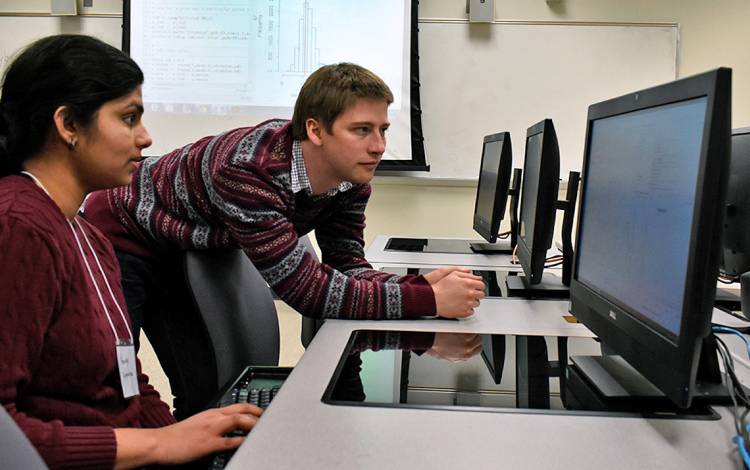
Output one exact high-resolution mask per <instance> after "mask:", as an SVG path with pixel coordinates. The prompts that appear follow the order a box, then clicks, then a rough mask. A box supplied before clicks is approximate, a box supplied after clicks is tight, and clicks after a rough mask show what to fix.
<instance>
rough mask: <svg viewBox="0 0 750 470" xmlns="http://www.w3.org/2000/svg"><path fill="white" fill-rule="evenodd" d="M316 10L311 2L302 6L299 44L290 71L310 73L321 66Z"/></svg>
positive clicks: (298, 28)
mask: <svg viewBox="0 0 750 470" xmlns="http://www.w3.org/2000/svg"><path fill="white" fill-rule="evenodd" d="M314 19H315V12H314V11H313V9H312V8H311V7H310V2H309V1H305V3H304V4H303V6H302V17H301V18H299V20H298V26H297V46H295V48H294V54H293V58H292V59H293V60H292V63H291V65H290V66H289V72H291V73H301V74H304V75H309V74H310V73H311V72H313V71H315V69H317V68H318V67H320V66H321V65H323V64H321V63H320V48H319V47H318V27H317V25H316V23H315V22H314Z"/></svg>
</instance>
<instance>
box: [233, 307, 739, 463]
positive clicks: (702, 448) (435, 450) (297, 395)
mask: <svg viewBox="0 0 750 470" xmlns="http://www.w3.org/2000/svg"><path fill="white" fill-rule="evenodd" d="M566 313H567V302H558V301H530V300H521V299H519V300H516V299H487V300H485V301H483V302H482V304H481V305H480V307H479V308H477V310H476V313H475V315H474V316H472V317H471V318H468V319H464V320H460V321H449V320H440V319H430V320H418V321H344V320H333V321H327V322H326V323H325V324H324V325H323V327H322V329H321V330H320V331H319V332H318V334H317V335H316V337H315V339H314V340H313V342H312V343H311V344H310V346H309V348H308V350H307V352H306V353H305V355H304V356H303V357H302V359H301V360H300V362H299V364H298V365H297V367H296V368H295V369H294V372H293V373H292V375H291V376H290V377H289V378H288V379H287V381H286V383H285V384H284V387H283V388H282V389H281V392H280V393H279V394H278V396H277V397H276V398H275V399H274V402H273V404H272V405H271V407H270V408H269V409H268V410H267V411H266V413H265V414H264V416H263V417H262V418H261V420H260V421H259V423H258V425H257V427H256V428H255V429H253V431H252V432H251V433H250V435H249V437H248V439H247V441H246V442H245V443H244V444H243V445H242V446H241V447H240V449H239V450H238V451H237V453H236V454H235V456H234V458H233V459H232V461H231V462H230V464H229V466H228V467H227V468H228V469H230V470H232V469H235V470H236V469H242V468H247V467H248V466H252V468H254V469H296V468H306V469H377V470H384V469H409V470H412V469H430V470H434V469H446V468H447V469H450V468H456V469H462V470H463V469H485V468H493V469H496V468H522V469H537V468H538V469H552V468H564V469H568V468H575V469H588V468H591V469H597V470H600V469H603V468H604V469H614V468H639V469H644V468H654V469H656V468H658V469H660V470H661V469H685V468H696V469H707V468H727V469H737V470H739V469H741V468H742V467H741V464H740V461H739V460H738V458H737V456H736V455H737V452H736V450H735V448H734V445H733V444H732V437H733V435H734V427H733V424H732V421H731V419H730V413H729V411H728V410H726V409H723V408H722V409H718V412H719V414H720V415H721V416H722V419H721V420H719V421H672V420H647V419H642V418H621V417H620V418H610V417H601V416H561V415H551V414H550V415H547V414H526V413H518V412H508V413H498V412H492V413H483V412H475V411H458V410H451V411H440V410H418V409H390V408H367V407H361V408H355V407H345V406H331V405H326V404H323V403H322V402H321V401H320V398H321V397H322V395H323V393H324V391H325V388H326V386H327V385H328V382H329V379H330V377H331V374H332V373H333V371H334V368H335V367H336V364H337V362H338V360H339V357H340V355H341V353H342V351H343V349H344V347H345V345H346V342H347V340H348V339H349V336H350V334H351V332H352V331H353V330H355V329H400V330H404V331H428V330H437V331H446V332H477V333H495V334H505V333H510V334H518V335H548V336H554V335H565V336H571V337H587V336H591V332H590V331H589V330H588V329H587V328H585V327H584V326H583V325H581V324H570V323H567V322H566V321H564V320H563V319H562V316H563V315H565V314H566ZM716 315H717V318H716V321H719V322H721V323H724V324H727V325H736V321H735V320H734V319H733V318H732V317H730V316H728V315H725V314H721V313H717V314H716ZM738 367H742V366H738ZM742 373H743V374H745V376H747V375H748V371H747V370H744V371H742Z"/></svg>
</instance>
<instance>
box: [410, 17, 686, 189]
mask: <svg viewBox="0 0 750 470" xmlns="http://www.w3.org/2000/svg"><path fill="white" fill-rule="evenodd" d="M419 28H420V32H419V49H420V81H421V96H422V112H423V114H422V125H423V128H424V137H425V152H426V154H427V158H428V160H429V162H430V164H431V172H430V177H432V178H445V179H474V180H476V179H477V175H478V174H479V163H480V158H481V151H482V139H483V136H485V135H487V134H493V133H497V132H501V131H510V133H511V141H512V143H513V164H514V167H517V168H521V167H523V152H524V145H525V139H526V129H527V128H528V127H530V126H531V125H532V124H535V123H537V122H539V121H541V120H542V119H545V118H551V119H552V120H553V122H554V125H555V130H556V133H557V138H558V141H559V145H560V176H561V177H562V178H563V179H567V175H568V171H570V170H576V171H580V169H581V165H582V162H583V146H584V140H585V132H586V115H587V113H588V106H589V105H590V104H593V103H596V102H599V101H603V100H605V99H609V98H613V97H615V96H619V95H622V94H625V93H628V92H631V91H636V90H640V89H642V88H647V87H649V86H653V85H656V84H660V83H664V82H668V81H671V80H674V79H675V78H676V76H677V48H678V38H679V30H678V28H677V26H676V25H663V24H662V25H616V24H615V25H613V24H581V23H571V24H539V23H537V24H531V23H492V24H469V23H466V22H446V21H445V20H443V21H439V22H437V21H436V22H430V21H422V22H421V23H420V25H419Z"/></svg>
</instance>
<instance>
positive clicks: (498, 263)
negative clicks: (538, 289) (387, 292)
mask: <svg viewBox="0 0 750 470" xmlns="http://www.w3.org/2000/svg"><path fill="white" fill-rule="evenodd" d="M393 237H398V235H378V236H377V237H376V238H375V240H373V242H372V244H371V245H370V248H368V249H367V252H366V253H365V259H367V261H369V262H370V263H371V264H373V265H380V266H394V267H413V268H429V267H436V266H463V267H466V268H470V269H477V270H483V269H484V270H486V269H501V270H503V271H521V265H519V264H511V262H510V255H507V254H495V255H485V254H480V253H473V254H466V253H461V254H458V253H416V252H409V251H387V250H386V249H385V245H386V243H388V240H389V239H390V238H393ZM437 239H439V238H437ZM444 239H445V240H448V238H444ZM471 241H472V242H480V243H481V242H485V240H481V239H476V240H471Z"/></svg>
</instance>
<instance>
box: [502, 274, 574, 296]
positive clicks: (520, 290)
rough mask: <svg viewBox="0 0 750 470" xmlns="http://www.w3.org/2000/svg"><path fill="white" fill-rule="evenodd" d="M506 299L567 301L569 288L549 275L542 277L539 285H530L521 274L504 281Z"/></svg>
mask: <svg viewBox="0 0 750 470" xmlns="http://www.w3.org/2000/svg"><path fill="white" fill-rule="evenodd" d="M505 286H506V287H507V288H508V297H525V298H533V299H568V298H570V288H569V287H568V286H566V285H565V284H563V280H562V278H560V277H557V276H555V275H553V274H550V273H544V275H542V281H541V282H540V283H539V284H530V283H529V278H527V277H526V276H524V275H523V274H518V275H517V276H508V277H507V278H506V279H505Z"/></svg>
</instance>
